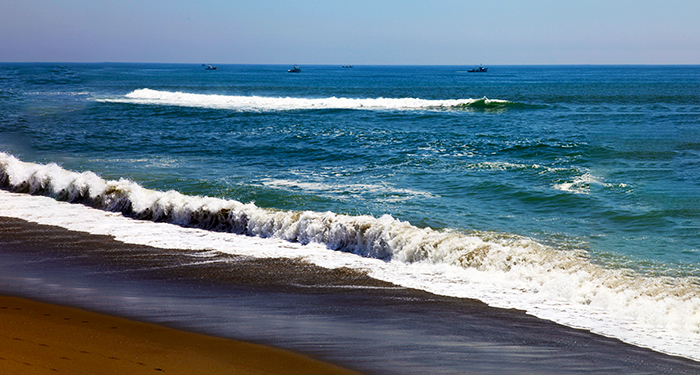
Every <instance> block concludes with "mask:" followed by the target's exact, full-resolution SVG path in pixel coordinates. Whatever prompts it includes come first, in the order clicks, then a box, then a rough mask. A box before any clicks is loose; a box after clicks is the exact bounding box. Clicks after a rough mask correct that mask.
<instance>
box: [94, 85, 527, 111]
mask: <svg viewBox="0 0 700 375" xmlns="http://www.w3.org/2000/svg"><path fill="white" fill-rule="evenodd" d="M99 101H102V102H111V103H131V104H147V105H166V106H183V107H196V108H213V109H231V110H239V111H278V110H310V109H355V110H445V109H452V110H473V111H501V110H506V109H509V108H528V107H531V106H528V105H526V104H523V103H514V102H510V101H507V100H499V99H488V98H485V97H484V98H480V99H445V100H429V99H418V98H337V97H328V98H293V97H263V96H239V95H214V94H192V93H183V92H171V91H159V90H152V89H147V88H145V89H139V90H135V91H133V92H131V93H129V94H127V95H125V96H124V97H122V98H109V99H99Z"/></svg>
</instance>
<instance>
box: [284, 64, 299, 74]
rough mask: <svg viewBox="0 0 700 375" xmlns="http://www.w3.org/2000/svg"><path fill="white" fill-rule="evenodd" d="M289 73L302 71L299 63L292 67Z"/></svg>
mask: <svg viewBox="0 0 700 375" xmlns="http://www.w3.org/2000/svg"><path fill="white" fill-rule="evenodd" d="M287 71H288V72H289V73H301V68H300V67H299V66H297V65H294V67H293V68H292V69H289V70H287Z"/></svg>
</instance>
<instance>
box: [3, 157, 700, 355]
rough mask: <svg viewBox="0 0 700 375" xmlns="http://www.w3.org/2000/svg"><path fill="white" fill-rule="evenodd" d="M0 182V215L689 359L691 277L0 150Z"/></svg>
mask: <svg viewBox="0 0 700 375" xmlns="http://www.w3.org/2000/svg"><path fill="white" fill-rule="evenodd" d="M0 186H2V187H3V189H5V190H0V208H1V209H2V214H3V215H6V216H12V217H19V218H23V219H26V220H30V221H34V222H38V223H42V224H51V225H59V226H62V227H66V228H69V229H73V230H80V231H85V232H90V233H96V234H108V235H113V236H115V237H116V238H117V239H119V240H121V241H125V242H131V243H140V244H147V245H151V246H159V247H167V248H182V249H210V250H215V251H222V252H227V253H233V254H241V255H248V256H254V257H290V258H299V257H300V258H303V259H305V260H307V261H309V262H312V263H315V264H317V265H320V266H323V267H329V268H335V267H351V268H355V269H361V270H365V271H368V272H369V275H370V276H373V277H375V278H378V279H381V280H386V281H390V282H394V283H396V284H399V285H402V286H406V287H413V288H419V289H423V290H427V291H430V292H434V293H438V294H443V295H449V296H455V297H465V298H467V297H468V298H477V299H480V300H482V301H484V302H486V303H488V304H490V305H492V306H496V307H507V308H519V309H524V310H526V311H528V312H529V313H531V314H534V315H536V316H539V317H542V318H546V319H551V320H553V321H556V322H559V323H562V324H566V325H569V326H574V327H581V328H586V329H590V330H592V331H593V332H596V333H599V334H603V335H607V336H613V337H617V338H620V339H622V340H624V341H627V342H630V343H634V344H637V345H640V346H645V347H650V348H653V349H656V350H659V351H662V352H666V353H671V354H677V355H682V356H685V357H688V358H692V359H695V360H700V354H699V353H700V284H699V283H698V280H695V279H692V278H675V279H674V278H662V277H644V276H640V275H636V274H634V273H632V272H630V271H627V270H622V269H608V268H604V267H602V266H599V265H596V264H594V263H592V262H590V260H589V259H588V257H587V254H586V252H584V251H563V250H557V249H553V248H551V247H548V246H545V245H543V244H540V243H538V242H536V241H534V240H532V239H529V238H525V237H520V236H515V235H508V234H497V233H490V232H476V233H471V234H466V233H461V232H457V231H449V230H447V231H436V230H432V229H430V228H418V227H415V226H413V225H411V224H410V223H407V222H402V221H400V220H396V219H394V218H392V217H390V216H388V215H385V216H382V217H380V218H374V217H371V216H349V215H339V214H335V213H332V212H325V213H319V212H311V211H306V212H294V211H277V210H269V209H263V208H259V207H257V206H255V205H254V204H243V203H241V202H237V201H233V200H223V199H216V198H208V197H193V196H186V195H183V194H180V193H178V192H175V191H168V192H160V191H155V190H150V189H145V188H143V187H141V186H139V185H138V184H136V183H134V182H132V181H128V180H119V181H105V180H103V179H102V178H100V177H99V176H97V175H95V174H94V173H91V172H85V173H75V172H70V171H67V170H65V169H63V168H61V167H59V166H58V165H55V164H48V165H40V164H34V163H25V162H22V161H20V160H18V159H16V158H14V157H13V156H11V155H7V154H3V153H0ZM7 190H11V191H15V192H16V193H12V192H9V191H7ZM27 193H30V194H42V195H47V196H49V197H46V196H33V195H29V194H27ZM57 199H58V200H57ZM59 200H66V201H69V202H82V203H84V204H85V205H81V204H70V203H68V202H61V201H59ZM87 205H89V206H92V207H95V208H100V209H95V208H91V207H87ZM125 215H126V216H125ZM127 216H131V217H134V218H142V219H153V220H157V221H165V222H166V223H162V222H159V223H157V222H153V221H144V220H133V219H132V218H129V217H127ZM172 224H179V225H172ZM195 227H197V228H195ZM212 229H213V230H212ZM231 232H233V233H231ZM337 250H339V251H337Z"/></svg>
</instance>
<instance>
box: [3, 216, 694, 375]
mask: <svg viewBox="0 0 700 375" xmlns="http://www.w3.org/2000/svg"><path fill="white" fill-rule="evenodd" d="M194 255H197V252H185V251H178V250H164V249H156V248H151V247H148V246H138V245H129V244H124V243H121V242H118V241H115V240H113V239H112V238H110V237H108V236H96V235H90V234H86V233H81V232H74V231H68V230H65V229H62V228H58V227H53V226H45V225H38V224H35V223H30V222H26V221H24V220H20V219H14V218H6V217H1V216H0V294H6V295H7V294H12V295H21V296H26V297H30V298H31V299H38V300H44V301H51V302H54V303H58V304H61V305H72V306H80V307H82V308H86V309H90V310H99V311H102V312H108V313H109V314H112V315H120V316H129V317H132V318H135V319H138V320H141V321H148V322H156V323H162V324H166V325H168V326H170V327H176V328H181V329H185V330H189V331H195V332H200V333H209V334H215V335H216V336H222V337H227V338H230V339H236V340H243V341H248V342H255V343H262V344H266V345H273V346H275V347H281V348H285V349H292V350H294V351H295V352H300V353H303V354H304V355H308V356H309V357H311V358H314V359H321V360H323V361H327V362H330V363H334V364H339V365H341V366H344V367H346V368H351V369H355V370H359V371H361V372H365V373H370V374H402V375H404V374H470V373H472V374H508V373H511V374H562V373H567V374H569V373H586V374H591V373H599V374H611V373H615V374H700V363H698V362H695V361H691V360H688V359H684V358H679V357H674V356H670V355H665V354H662V353H658V352H655V351H652V350H649V349H645V348H640V347H636V346H633V345H629V344H625V343H623V342H621V341H619V340H616V339H611V338H607V337H602V336H599V335H595V334H592V333H590V332H588V331H585V330H578V329H573V328H569V327H565V326H561V325H558V324H555V323H552V322H549V321H545V320H542V319H538V318H535V317H533V316H530V315H528V314H525V313H524V312H522V311H517V310H507V309H497V308H492V307H489V306H487V305H485V304H483V303H481V302H479V301H474V300H469V299H458V298H450V297H442V296H436V295H432V294H430V293H426V292H421V291H417V290H411V289H406V288H400V287H396V286H394V285H392V284H389V283H386V282H382V281H379V280H375V279H372V278H370V277H368V276H366V275H365V274H363V273H360V272H356V271H352V270H347V269H338V270H327V269H323V268H320V267H317V266H313V265H310V264H307V263H304V262H302V261H298V260H289V259H263V260H261V259H250V258H244V257H237V256H231V255H226V254H216V255H214V256H211V257H207V258H197V257H196V256H194ZM201 259H206V260H207V263H202V262H200V261H199V260H201ZM57 285H58V286H63V289H60V288H58V287H56V286H57ZM71 285H78V286H85V285H87V286H88V287H89V288H88V289H90V290H91V291H92V292H91V294H86V295H83V294H80V293H81V292H79V290H81V288H75V287H72V288H69V287H67V286H71ZM51 288H56V289H51ZM83 289H84V288H83ZM76 291H77V292H76ZM131 296H137V297H138V298H132V297H131ZM126 297H128V298H126ZM127 300H128V301H132V300H133V301H136V302H129V303H124V302H123V301H127ZM3 306H7V307H8V309H10V308H11V309H14V307H11V306H10V303H9V302H8V303H7V305H5V304H3ZM19 307H22V306H19ZM22 308H23V307H22ZM6 310H7V309H6ZM6 310H2V311H6ZM11 311H15V310H11ZM36 311H37V312H36V315H38V318H39V319H44V315H43V314H45V313H41V311H43V310H41V311H40V309H37V310H36ZM76 311H78V310H76ZM39 313H41V314H39ZM48 313H49V314H53V313H51V312H48ZM58 315H60V314H58ZM50 316H51V315H50ZM65 317H69V318H71V320H70V321H63V320H61V319H62V318H64V317H61V319H56V320H49V319H46V321H47V322H53V324H54V325H57V324H58V325H61V324H63V325H66V324H69V322H71V321H72V324H77V325H78V326H81V327H86V328H89V327H91V326H92V325H90V324H88V323H82V321H83V320H86V321H88V322H91V321H96V320H95V319H96V318H77V317H75V318H74V317H73V316H68V315H66V316H65ZM105 319H107V318H105ZM110 319H111V318H110ZM120 321H122V322H124V323H123V324H121V325H116V324H112V323H105V324H104V325H103V326H102V327H103V328H104V327H107V326H109V327H108V328H107V329H102V330H97V331H94V332H93V333H92V334H91V335H90V336H86V337H89V340H88V339H87V338H86V339H85V341H86V343H87V344H88V345H92V344H93V343H94V342H96V341H97V340H98V339H102V338H105V337H110V336H103V335H105V333H106V334H116V333H117V332H122V331H119V330H117V331H116V332H115V331H112V330H111V327H112V326H124V324H126V322H128V321H126V320H120ZM78 323H80V324H78ZM0 324H3V323H2V321H0ZM83 324H85V326H83ZM133 324H141V323H133ZM95 326H97V325H96V324H95ZM146 326H147V327H151V328H150V329H151V330H153V332H154V333H156V332H159V331H158V330H160V329H163V328H162V327H159V326H151V325H146ZM49 327H52V326H51V325H49ZM91 329H92V328H91ZM46 331H47V332H49V331H50V329H46ZM137 331H138V330H132V331H130V332H137ZM8 332H9V331H8ZM15 332H22V330H20V331H15ZM123 332H126V331H125V330H124V331H123ZM38 333H43V331H39V332H38ZM178 334H181V333H180V332H178ZM60 336H61V335H59V337H60ZM195 336H196V337H198V339H197V340H207V339H210V340H213V341H214V342H219V343H222V345H223V346H222V347H228V348H232V347H234V346H236V345H239V346H240V345H243V346H240V347H244V346H245V345H244V344H241V343H231V342H229V341H226V340H221V339H215V338H207V337H205V336H200V335H195ZM160 337H169V336H167V335H165V334H163V336H160ZM193 337H194V336H193ZM1 338H2V340H5V341H6V342H8V341H9V342H10V343H12V344H17V343H24V344H22V345H27V346H29V347H33V348H34V349H35V350H42V349H41V348H42V347H37V346H38V345H39V344H44V343H45V342H42V340H41V335H38V334H34V335H33V336H32V335H25V336H21V335H19V334H18V333H13V334H2V336H1ZM15 338H18V339H20V340H24V341H20V340H14V339H15ZM105 339H108V338H105ZM132 339H134V340H135V339H136V338H132V337H131V336H129V335H126V336H123V337H122V338H120V340H122V342H124V340H132ZM108 340H111V339H108ZM149 340H150V339H149ZM157 340H158V339H153V340H152V341H150V342H153V343H158V342H160V343H161V345H166V344H168V345H170V344H172V345H178V346H177V348H175V347H173V349H172V352H173V353H178V354H176V355H172V354H171V355H170V356H168V352H170V351H171V350H170V349H169V348H170V347H167V346H166V347H165V349H163V347H161V349H160V350H162V351H161V354H162V355H165V357H164V358H165V359H167V360H166V361H165V362H166V363H169V362H170V360H171V359H172V361H174V362H172V363H182V362H177V361H179V360H180V359H181V355H180V354H179V353H182V352H188V351H191V352H192V353H193V355H195V356H198V357H197V358H199V360H205V359H206V358H209V357H207V355H208V354H207V353H208V352H209V349H206V350H199V349H196V348H197V347H199V346H200V345H204V344H197V345H194V346H191V345H189V344H190V343H192V344H194V343H195V342H197V341H195V340H192V341H190V340H189V339H187V340H185V341H184V342H183V341H180V342H179V343H174V342H173V343H171V342H170V341H171V340H170V339H163V341H157ZM173 341H174V340H173ZM30 342H31V343H34V344H32V345H33V346H32V345H29V343H30ZM223 343H227V344H223ZM226 345H230V346H226ZM4 348H5V347H4V346H2V347H0V353H5V349H4ZM257 348H261V347H257ZM81 350H84V351H87V352H91V353H92V352H97V350H96V349H94V348H93V349H92V350H90V349H89V348H87V349H86V348H82V347H81V348H79V349H77V352H76V353H80V351H81ZM217 350H219V351H216V352H217V353H221V352H222V351H225V350H226V349H217ZM261 350H262V349H261ZM269 350H271V351H268V352H267V353H280V354H279V356H280V357H278V358H279V359H278V360H280V361H281V360H282V359H281V358H282V357H284V358H287V357H285V356H289V355H290V354H289V352H284V351H279V352H275V350H274V349H269ZM141 352H149V351H147V350H141ZM37 353H38V352H33V354H32V355H33V356H34V357H31V358H38V357H41V354H37ZM101 353H104V355H103V356H102V357H101V358H105V361H106V363H110V364H111V365H114V363H113V362H110V360H111V361H116V360H115V359H111V358H110V357H115V358H127V357H129V355H128V354H110V352H108V351H102V352H101ZM57 354H58V353H57ZM80 354H85V353H80ZM21 355H22V354H14V355H13V357H12V358H13V359H12V360H14V361H15V362H16V365H15V366H19V365H22V366H27V367H26V368H24V367H21V366H20V367H19V368H22V369H25V370H26V369H27V368H29V365H27V364H25V362H26V363H31V364H34V363H33V362H30V361H28V360H27V361H23V360H21ZM76 355H77V354H74V355H73V356H76ZM62 356H63V357H66V358H73V357H71V356H69V355H65V354H61V355H58V358H59V359H61V358H60V357H62ZM272 356H273V357H274V356H276V354H273V355H272ZM0 357H3V358H9V357H10V356H9V355H5V354H0ZM244 357H247V355H244ZM292 357H293V358H297V359H296V360H298V361H304V360H306V361H310V363H317V364H318V362H314V361H312V360H310V359H309V358H299V357H294V356H292ZM26 358H30V357H26ZM234 358H236V357H234ZM152 359H153V361H151V360H149V361H148V362H147V361H145V360H134V359H129V361H132V362H129V363H131V364H132V365H133V363H136V361H138V362H141V363H144V364H147V366H148V367H149V368H152V369H156V368H161V369H165V367H163V366H166V364H162V363H163V362H158V361H156V357H152ZM231 360H234V359H231ZM32 361H34V360H32ZM64 361H67V360H65V359H64ZM270 362H271V363H274V362H275V360H270ZM35 363H37V364H38V363H39V362H35ZM59 363H60V361H59ZM217 363H219V362H217ZM220 363H224V362H220ZM0 365H2V363H0ZM318 365H319V366H322V365H321V364H318ZM43 366H47V367H49V366H53V364H51V365H49V364H46V365H43ZM139 366H140V365H139ZM178 367H179V366H174V368H178ZM52 368H57V367H52ZM190 368H192V367H190ZM329 368H331V369H332V370H333V371H342V370H341V369H339V368H335V367H332V366H329ZM57 369H58V368H57ZM173 371H174V370H173ZM290 371H291V370H285V372H284V373H292V372H290ZM329 371H330V370H329ZM20 373H26V372H20ZM96 373H105V372H104V371H103V372H96ZM127 373H128V372H127ZM203 373H207V372H203ZM208 373H217V372H208ZM218 373H220V372H218ZM272 373H274V372H272ZM305 373H310V372H305Z"/></svg>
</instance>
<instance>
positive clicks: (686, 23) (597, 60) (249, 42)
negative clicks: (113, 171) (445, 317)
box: [0, 0, 700, 65]
mask: <svg viewBox="0 0 700 375" xmlns="http://www.w3.org/2000/svg"><path fill="white" fill-rule="evenodd" d="M699 20H700V1H698V0H664V1H660V0H489V1H485V0H482V1H473V0H401V1H399V0H353V1H349V0H323V1H321V0H245V1H243V0H188V1H185V0H97V1H96V0H61V1H57V0H0V62H157V63H215V64H354V65H361V64H364V65H474V64H480V63H483V64H484V65H539V64H700V21H699Z"/></svg>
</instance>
